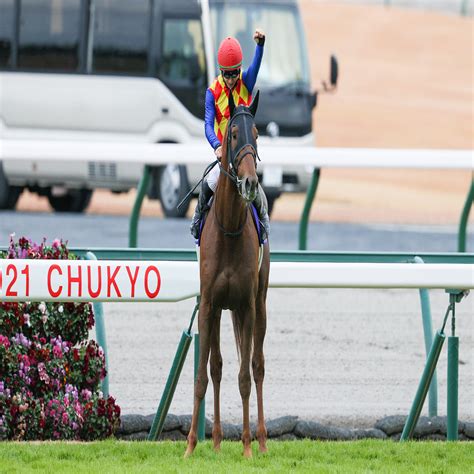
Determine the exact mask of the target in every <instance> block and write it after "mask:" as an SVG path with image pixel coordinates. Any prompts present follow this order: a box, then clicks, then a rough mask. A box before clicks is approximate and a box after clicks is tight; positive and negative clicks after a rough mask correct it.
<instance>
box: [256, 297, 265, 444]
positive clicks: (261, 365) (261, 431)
mask: <svg viewBox="0 0 474 474" xmlns="http://www.w3.org/2000/svg"><path fill="white" fill-rule="evenodd" d="M266 330H267V312H266V305H265V301H264V300H263V301H259V302H258V303H257V314H256V320H255V328H254V339H253V344H254V347H253V356H252V372H253V378H254V381H255V387H256V389H257V407H258V425H257V440H258V444H259V449H260V452H262V453H265V452H267V428H266V427H265V416H264V413H263V378H264V377H265V357H264V355H263V341H264V339H265V332H266Z"/></svg>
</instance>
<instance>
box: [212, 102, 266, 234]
mask: <svg viewBox="0 0 474 474" xmlns="http://www.w3.org/2000/svg"><path fill="white" fill-rule="evenodd" d="M237 117H242V120H243V121H244V126H243V127H242V129H243V130H242V131H243V132H244V136H243V137H242V133H239V140H238V142H237V145H239V144H240V147H238V148H237V150H236V151H233V150H232V147H231V140H232V125H233V123H234V121H235V120H236V119H237ZM249 117H250V118H251V119H252V121H253V118H254V117H253V115H252V114H251V113H250V112H249V111H248V110H245V109H242V110H239V111H238V112H236V113H235V114H234V115H232V117H231V118H230V120H229V123H228V125H227V156H228V161H229V168H228V170H225V169H224V168H223V166H222V164H221V163H220V162H219V168H220V172H221V173H222V174H224V175H225V176H226V177H227V178H229V179H230V180H231V181H232V182H233V183H234V184H235V185H236V187H237V191H238V193H239V194H240V195H241V196H242V195H243V194H242V183H243V179H241V178H239V175H238V170H239V165H240V164H241V163H242V161H243V160H244V158H246V157H247V156H251V157H252V158H253V161H254V165H255V170H256V169H257V159H258V161H260V157H259V156H258V152H257V143H256V141H255V139H254V138H253V135H251V134H250V135H249V130H251V129H252V127H249V126H248V125H247V120H248V118H249ZM239 131H240V130H239ZM242 142H243V144H242ZM244 149H246V150H244ZM243 150H244V152H243V153H242V151H243ZM245 206H246V213H245V219H244V222H243V224H242V225H241V227H240V228H239V229H238V230H236V231H235V232H229V231H227V230H226V229H225V228H224V226H223V225H222V224H221V223H220V222H219V219H218V217H217V214H216V207H215V206H213V207H214V215H215V218H216V222H217V225H218V226H219V228H220V229H221V230H222V232H223V233H224V235H225V236H227V237H238V236H239V235H240V234H241V233H242V232H243V230H244V227H245V224H246V222H247V216H248V208H249V204H248V203H246V205H245Z"/></svg>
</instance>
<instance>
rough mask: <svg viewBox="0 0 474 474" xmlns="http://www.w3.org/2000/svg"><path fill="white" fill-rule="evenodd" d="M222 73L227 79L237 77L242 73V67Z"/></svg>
mask: <svg viewBox="0 0 474 474" xmlns="http://www.w3.org/2000/svg"><path fill="white" fill-rule="evenodd" d="M222 75H223V76H224V77H225V78H226V79H235V78H236V77H238V76H239V75H240V69H234V70H232V71H222Z"/></svg>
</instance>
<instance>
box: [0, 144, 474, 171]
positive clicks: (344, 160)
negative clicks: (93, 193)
mask: <svg viewBox="0 0 474 474" xmlns="http://www.w3.org/2000/svg"><path fill="white" fill-rule="evenodd" d="M209 150H210V149H209V145H207V144H205V143H203V142H196V143H190V144H166V143H156V144H153V143H138V142H84V141H46V140H10V139H9V140H0V161H5V160H41V161H61V162H65V161H76V162H77V161H80V162H84V161H94V162H116V163H134V164H141V165H144V164H147V165H162V164H172V163H174V164H202V165H207V164H209V162H210V160H211V159H210V152H209ZM259 153H260V156H261V158H262V166H265V165H278V166H282V167H283V168H284V167H285V165H291V166H309V167H315V168H421V169H427V168H438V169H468V170H474V155H473V150H421V149H377V148H319V147H298V149H297V151H296V150H295V148H294V147H288V146H278V147H277V146H272V145H262V146H260V147H259Z"/></svg>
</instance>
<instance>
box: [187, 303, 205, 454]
mask: <svg viewBox="0 0 474 474" xmlns="http://www.w3.org/2000/svg"><path fill="white" fill-rule="evenodd" d="M198 322H199V364H198V372H197V377H196V382H195V384H194V407H193V416H192V420H191V427H190V429H189V434H188V445H187V448H186V452H185V454H184V456H185V457H188V456H190V455H191V454H192V453H193V451H194V448H195V447H196V444H197V425H198V417H199V407H200V405H201V401H202V399H203V398H204V396H205V394H206V389H207V382H208V377H207V361H208V360H209V349H210V334H211V329H212V315H211V311H210V306H209V304H206V303H205V302H203V301H202V300H201V304H200V308H199V316H198Z"/></svg>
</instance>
